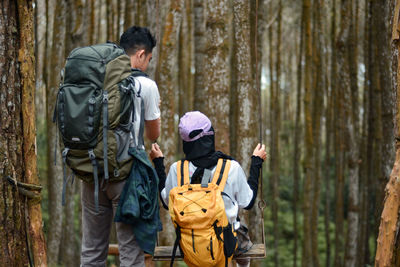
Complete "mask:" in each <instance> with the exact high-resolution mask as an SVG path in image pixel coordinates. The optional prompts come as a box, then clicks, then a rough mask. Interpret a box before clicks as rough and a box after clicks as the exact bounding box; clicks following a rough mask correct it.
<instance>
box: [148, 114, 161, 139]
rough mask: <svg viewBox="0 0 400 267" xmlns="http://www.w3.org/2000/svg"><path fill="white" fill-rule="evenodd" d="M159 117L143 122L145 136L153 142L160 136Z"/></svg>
mask: <svg viewBox="0 0 400 267" xmlns="http://www.w3.org/2000/svg"><path fill="white" fill-rule="evenodd" d="M160 121H161V120H160V118H158V119H155V120H150V121H145V122H144V128H145V131H146V137H147V138H148V139H149V140H150V141H152V142H154V141H156V140H157V138H158V137H159V136H160V125H161V123H160Z"/></svg>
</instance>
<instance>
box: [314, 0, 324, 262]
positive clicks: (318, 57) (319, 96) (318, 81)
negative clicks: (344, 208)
mask: <svg viewBox="0 0 400 267" xmlns="http://www.w3.org/2000/svg"><path fill="white" fill-rule="evenodd" d="M323 5H324V2H323V0H316V1H314V3H313V29H314V30H313V37H312V39H313V40H312V45H313V78H312V82H313V86H312V91H313V92H312V94H313V97H312V99H313V101H312V124H313V141H314V145H313V150H314V151H313V163H312V164H313V172H314V174H313V176H314V181H313V184H314V186H313V196H312V201H311V203H312V205H311V207H312V208H311V225H310V228H311V236H312V240H311V248H312V260H313V266H315V267H318V266H319V253H318V252H319V251H318V238H317V237H318V221H319V220H318V218H319V204H320V191H321V190H320V187H321V186H320V183H321V182H320V181H321V158H320V157H321V132H322V129H321V119H322V113H323V108H324V107H323V103H324V102H323V91H324V87H325V86H324V81H323V77H324V74H323V66H324V62H323V57H322V51H323V50H324V47H323V42H322V40H323V38H322V36H323V35H322V18H321V9H322V8H323Z"/></svg>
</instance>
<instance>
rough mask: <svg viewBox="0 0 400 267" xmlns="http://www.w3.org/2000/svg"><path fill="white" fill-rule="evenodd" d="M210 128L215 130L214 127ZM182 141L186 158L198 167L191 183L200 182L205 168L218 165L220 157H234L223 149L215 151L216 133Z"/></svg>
mask: <svg viewBox="0 0 400 267" xmlns="http://www.w3.org/2000/svg"><path fill="white" fill-rule="evenodd" d="M210 130H212V131H214V129H213V128H212V127H211V129H210ZM195 136H196V135H195ZM191 137H194V136H191ZM182 142H183V152H184V153H185V156H186V157H185V159H186V160H189V161H191V162H192V163H193V164H194V165H195V166H196V167H197V169H196V171H195V172H194V173H193V175H192V179H191V180H192V182H191V183H200V181H201V178H202V177H203V173H204V169H211V168H213V167H214V166H215V165H217V163H218V159H220V158H225V159H233V158H232V157H230V156H228V155H226V154H224V153H222V152H221V151H215V141H214V135H205V136H203V137H201V138H199V139H197V140H195V141H192V142H186V141H182ZM199 180H200V181H199Z"/></svg>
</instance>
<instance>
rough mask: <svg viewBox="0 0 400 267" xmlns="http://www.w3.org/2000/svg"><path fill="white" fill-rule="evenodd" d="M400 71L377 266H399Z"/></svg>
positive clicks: (399, 28)
mask: <svg viewBox="0 0 400 267" xmlns="http://www.w3.org/2000/svg"><path fill="white" fill-rule="evenodd" d="M399 12H400V1H397V2H396V7H395V15H394V18H393V31H392V34H393V35H392V41H393V42H394V44H395V46H396V47H397V51H394V53H396V54H397V60H398V61H397V66H400V64H399V63H400V45H399V44H400V43H399V41H400V38H399V37H400V35H399V33H400V25H399ZM399 82H400V69H399V68H398V69H397V88H394V89H395V94H396V104H395V107H396V118H395V131H396V132H395V136H396V159H395V162H394V166H393V169H392V172H391V174H390V179H389V182H388V183H387V185H386V188H385V194H386V195H385V200H384V206H383V211H382V215H381V221H380V226H379V235H378V240H377V250H376V257H375V266H376V267H383V266H395V265H398V264H399V255H398V253H396V254H395V253H394V252H398V251H399V239H398V235H397V232H398V230H399V224H398V221H399V210H400V196H399V193H398V192H399V191H400V188H399V183H398V182H397V180H398V177H399V175H400V142H399V138H397V137H398V136H400V127H399V124H400V88H399V84H400V83H399Z"/></svg>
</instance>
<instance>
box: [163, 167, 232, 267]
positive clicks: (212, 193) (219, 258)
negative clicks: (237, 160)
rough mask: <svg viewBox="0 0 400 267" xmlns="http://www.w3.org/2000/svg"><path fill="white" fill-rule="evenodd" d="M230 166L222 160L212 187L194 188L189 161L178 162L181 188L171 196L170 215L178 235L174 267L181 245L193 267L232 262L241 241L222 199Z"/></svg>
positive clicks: (170, 194)
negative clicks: (190, 177)
mask: <svg viewBox="0 0 400 267" xmlns="http://www.w3.org/2000/svg"><path fill="white" fill-rule="evenodd" d="M230 165H231V162H230V160H227V159H219V160H218V164H217V168H216V171H215V173H214V176H213V178H212V180H211V182H210V183H208V181H202V183H201V184H190V179H189V161H187V160H186V161H183V160H182V161H178V162H177V179H178V186H177V187H175V188H173V189H172V190H171V191H170V193H169V213H170V215H171V220H172V222H173V224H174V226H175V231H176V240H175V244H174V248H173V252H172V260H171V266H173V262H174V258H175V253H176V249H177V246H178V244H179V248H180V251H181V254H182V256H183V260H184V261H185V262H186V264H187V265H188V266H190V267H191V266H227V265H228V262H229V261H230V260H231V259H232V256H233V253H234V251H235V249H236V247H237V239H236V233H235V232H234V231H233V228H232V225H231V224H230V223H229V221H228V218H227V216H226V213H225V205H224V201H223V199H222V194H225V193H223V190H224V187H225V183H226V180H227V178H228V173H229V168H230ZM203 180H204V178H203ZM207 180H208V179H207Z"/></svg>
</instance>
